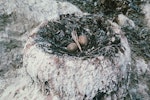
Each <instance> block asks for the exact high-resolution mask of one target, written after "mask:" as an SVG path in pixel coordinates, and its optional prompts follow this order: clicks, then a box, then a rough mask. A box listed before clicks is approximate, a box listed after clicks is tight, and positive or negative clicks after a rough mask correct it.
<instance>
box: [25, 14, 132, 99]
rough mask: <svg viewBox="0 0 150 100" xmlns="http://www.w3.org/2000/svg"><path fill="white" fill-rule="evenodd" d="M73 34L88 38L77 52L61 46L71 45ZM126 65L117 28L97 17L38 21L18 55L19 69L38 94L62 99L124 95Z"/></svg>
mask: <svg viewBox="0 0 150 100" xmlns="http://www.w3.org/2000/svg"><path fill="white" fill-rule="evenodd" d="M73 31H76V32H77V35H78V36H79V35H81V34H84V35H86V36H87V37H88V44H87V45H86V46H81V48H82V52H81V51H80V50H79V49H77V50H76V51H75V52H70V51H68V50H67V48H66V47H67V45H68V44H69V43H71V42H74V40H73V38H72V35H71V33H72V32H73ZM129 63H130V48H129V45H128V41H127V39H126V37H125V36H124V34H123V32H122V31H121V28H120V27H119V26H118V25H117V24H116V23H114V22H112V21H110V20H107V19H106V18H105V17H103V16H100V15H86V16H82V17H78V16H75V15H62V16H60V19H59V20H57V21H53V22H52V21H51V22H46V23H43V24H41V25H40V26H38V27H37V28H36V29H35V30H34V31H32V32H31V35H30V37H29V39H28V41H27V43H26V45H25V52H24V67H25V68H26V71H27V73H28V74H29V75H30V77H31V78H32V79H33V80H34V82H35V83H39V85H40V86H41V87H40V89H41V90H42V92H44V94H45V95H46V96H48V97H49V96H50V97H52V98H57V99H63V100H68V99H75V100H83V99H85V100H91V99H93V98H94V96H96V94H97V93H98V94H100V95H104V94H110V95H114V92H117V91H120V90H121V89H122V90H121V91H124V92H125V91H126V90H125V89H123V87H124V85H126V84H127V80H128V78H127V77H128V71H129V69H128V67H129V66H128V65H129ZM120 84H121V85H120ZM121 87H122V88H121ZM119 88H121V89H119ZM118 89H119V90H118ZM102 97H103V96H102ZM118 98H122V97H118Z"/></svg>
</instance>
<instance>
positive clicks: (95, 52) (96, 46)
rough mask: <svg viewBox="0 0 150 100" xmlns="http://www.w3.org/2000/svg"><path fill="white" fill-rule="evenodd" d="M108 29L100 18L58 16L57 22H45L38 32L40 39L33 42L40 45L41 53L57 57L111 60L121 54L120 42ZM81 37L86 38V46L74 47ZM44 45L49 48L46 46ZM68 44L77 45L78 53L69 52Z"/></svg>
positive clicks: (103, 19) (76, 51)
mask: <svg viewBox="0 0 150 100" xmlns="http://www.w3.org/2000/svg"><path fill="white" fill-rule="evenodd" d="M109 26H110V25H109V23H108V21H107V20H106V18H104V17H102V16H100V15H94V16H93V15H88V16H83V17H77V16H75V15H73V14H72V15H69V14H68V15H61V16H60V20H57V21H54V22H48V24H47V25H45V26H44V27H42V28H41V29H40V31H38V36H40V38H37V39H36V40H35V41H36V42H39V41H40V42H41V43H39V45H40V47H42V48H43V50H44V51H46V52H48V53H52V54H56V55H61V56H62V55H64V54H65V55H66V54H67V55H68V56H76V57H84V58H89V57H95V56H104V57H108V58H112V57H115V56H116V54H117V53H118V51H120V50H121V43H120V38H119V37H118V36H116V35H115V34H113V32H112V30H111V28H110V27H109ZM81 35H84V36H86V38H87V40H88V41H87V43H86V45H80V43H79V44H78V43H77V42H78V37H79V36H81ZM75 38H76V39H77V40H76V39H75ZM42 42H44V43H42ZM45 43H48V44H51V45H50V46H49V45H45ZM70 43H76V44H78V45H77V46H78V48H77V50H73V51H70V50H68V48H67V46H68V45H69V44H70Z"/></svg>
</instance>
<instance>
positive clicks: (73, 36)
mask: <svg viewBox="0 0 150 100" xmlns="http://www.w3.org/2000/svg"><path fill="white" fill-rule="evenodd" d="M71 36H72V39H73V40H74V41H75V43H76V44H77V46H78V48H79V50H80V52H82V49H81V46H80V44H79V41H78V35H77V32H76V31H75V30H74V29H73V31H72V32H71Z"/></svg>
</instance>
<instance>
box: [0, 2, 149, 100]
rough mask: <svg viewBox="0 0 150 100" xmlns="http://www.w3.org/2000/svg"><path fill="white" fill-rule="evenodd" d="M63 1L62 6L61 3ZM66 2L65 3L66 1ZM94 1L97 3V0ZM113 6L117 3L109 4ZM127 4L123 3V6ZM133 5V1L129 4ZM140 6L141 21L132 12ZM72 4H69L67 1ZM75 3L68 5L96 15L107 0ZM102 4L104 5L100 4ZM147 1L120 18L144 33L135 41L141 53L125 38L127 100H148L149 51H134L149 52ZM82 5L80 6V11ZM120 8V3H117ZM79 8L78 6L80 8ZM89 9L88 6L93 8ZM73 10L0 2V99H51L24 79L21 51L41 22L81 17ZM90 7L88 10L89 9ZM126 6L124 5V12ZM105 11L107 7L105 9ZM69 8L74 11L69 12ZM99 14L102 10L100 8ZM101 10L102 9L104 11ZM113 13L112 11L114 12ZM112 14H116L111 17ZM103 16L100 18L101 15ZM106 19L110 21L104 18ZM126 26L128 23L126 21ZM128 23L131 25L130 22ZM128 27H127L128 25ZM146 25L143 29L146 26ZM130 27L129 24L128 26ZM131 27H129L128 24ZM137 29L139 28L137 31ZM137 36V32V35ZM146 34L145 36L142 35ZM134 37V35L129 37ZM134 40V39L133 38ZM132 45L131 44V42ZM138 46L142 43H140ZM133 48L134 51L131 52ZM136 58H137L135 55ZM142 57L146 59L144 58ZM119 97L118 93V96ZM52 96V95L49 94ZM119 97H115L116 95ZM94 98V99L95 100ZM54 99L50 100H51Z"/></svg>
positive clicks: (28, 78)
mask: <svg viewBox="0 0 150 100" xmlns="http://www.w3.org/2000/svg"><path fill="white" fill-rule="evenodd" d="M64 1H65V2H64ZM68 1H69V0H68ZM97 1H98V0H97ZM111 1H112V2H115V3H116V1H117V0H111ZM126 1H128V0H125V1H124V2H126ZM133 1H134V0H133ZM141 1H142V2H143V3H142V4H141V5H140V7H141V10H142V11H143V12H144V13H143V15H142V16H143V17H136V16H141V15H138V14H137V15H136V13H135V11H139V10H138V9H135V8H136V7H137V6H134V5H135V4H140V3H139V2H141ZM70 2H72V0H70ZM78 2H80V1H77V2H76V3H74V2H72V3H73V4H75V5H76V6H78V7H79V8H80V9H81V10H82V11H84V12H88V13H96V12H97V7H96V6H97V5H98V4H100V5H103V7H104V8H105V6H106V5H107V3H105V2H107V0H101V1H100V2H99V3H97V2H95V3H84V2H81V3H78ZM87 2H92V0H87ZM104 3H105V4H104ZM148 3H149V1H148V0H147V1H146V0H139V1H137V2H134V4H133V5H132V7H131V3H129V4H130V6H129V7H131V9H128V11H126V10H123V11H124V15H126V16H127V19H128V17H129V18H130V19H131V21H133V22H134V23H136V24H135V28H137V26H138V28H139V27H140V25H139V24H138V23H137V21H136V20H139V19H140V20H141V21H143V22H144V23H142V26H143V27H142V28H144V30H143V31H142V32H141V33H142V34H143V35H139V36H138V38H139V40H145V41H147V43H146V44H143V45H145V48H144V47H141V48H144V49H137V48H140V47H138V45H135V46H133V45H132V42H133V41H131V40H132V38H128V37H127V38H128V41H129V42H130V47H131V52H132V55H131V58H132V62H131V71H130V72H129V73H130V82H129V84H128V86H129V89H128V92H127V94H126V95H125V96H126V97H125V98H126V99H127V100H130V99H131V100H137V99H138V100H149V99H150V94H149V93H150V84H149V82H150V75H149V73H150V61H149V51H144V52H143V53H141V52H135V51H142V50H149V44H148V41H150V40H149V38H150V37H149V31H148V30H149V28H148V27H147V26H149V20H150V18H149V14H150V12H149V4H148ZM82 4H84V6H83V9H82ZM86 4H93V5H95V6H94V7H95V9H92V10H93V11H90V10H91V9H90V8H88V7H87V6H86ZM121 4H122V3H121ZM80 5H81V6H80ZM93 5H91V6H93ZM76 6H74V5H72V4H70V3H68V2H66V0H61V2H60V1H59V2H58V1H57V2H56V1H55V0H26V1H23V0H20V1H17V0H1V1H0V99H2V100H7V99H8V96H9V97H10V98H11V99H13V98H14V99H17V100H23V99H29V100H32V99H40V100H42V99H43V100H44V99H47V100H51V99H52V96H47V97H46V96H45V95H44V94H42V92H41V91H42V90H40V89H42V88H41V87H40V86H42V85H41V84H40V82H39V83H36V84H33V80H34V78H32V76H30V75H27V74H28V73H26V69H25V68H24V67H22V66H23V65H22V64H23V60H22V59H23V58H22V57H23V55H22V54H23V51H22V50H23V47H24V44H25V42H26V40H27V38H28V35H29V33H30V31H31V30H32V29H33V28H34V27H37V25H38V24H39V23H41V22H43V21H45V20H56V19H59V15H60V14H65V13H76V14H77V15H80V16H81V15H82V12H81V10H79V8H77V7H76ZM91 6H90V7H91ZM127 6H128V5H125V8H126V7H127ZM107 7H108V8H109V7H110V6H107ZM119 7H120V6H116V8H115V9H116V10H117V12H122V11H121V10H119ZM72 8H74V9H73V10H72ZM100 9H101V10H102V11H103V8H100ZM104 10H105V9H104ZM130 11H131V12H130ZM108 12H110V11H106V12H105V13H104V14H106V15H107V14H108ZM114 12H115V11H114ZM130 13H134V14H135V16H130V15H131V14H130ZM114 14H116V13H114ZM102 15H103V14H102ZM107 16H108V17H109V18H113V17H111V16H109V15H107ZM143 19H144V20H143ZM127 22H128V21H127ZM131 23H132V22H131ZM128 24H129V23H128ZM146 24H147V26H146ZM129 25H130V24H129ZM132 25H133V24H132ZM139 29H140V28H139ZM130 32H132V31H128V32H127V34H128V33H130ZM138 32H139V31H135V32H133V33H132V34H134V33H138ZM139 33H140V32H139ZM144 33H146V34H144ZM131 36H133V37H134V36H135V35H131ZM134 38H135V37H134ZM133 43H134V42H133ZM140 43H142V41H141V42H140ZM135 48H136V49H135ZM138 54H139V55H138ZM145 54H146V55H145ZM120 93H121V92H120ZM53 95H54V94H53ZM118 95H119V94H118ZM101 96H102V94H99V95H97V97H96V98H98V97H101ZM111 97H113V98H116V96H115V95H105V96H104V97H103V98H104V99H106V98H107V99H108V98H111ZM10 98H9V99H10ZM96 98H95V99H96ZM55 99H57V97H55V98H54V100H55Z"/></svg>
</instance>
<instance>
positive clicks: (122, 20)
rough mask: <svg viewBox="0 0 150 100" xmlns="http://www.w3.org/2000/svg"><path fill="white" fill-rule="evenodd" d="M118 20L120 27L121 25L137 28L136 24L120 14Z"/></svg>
mask: <svg viewBox="0 0 150 100" xmlns="http://www.w3.org/2000/svg"><path fill="white" fill-rule="evenodd" d="M116 20H117V23H118V25H120V26H121V27H127V26H128V27H131V28H135V24H134V22H133V21H132V20H131V19H129V18H128V17H127V16H125V15H123V14H119V15H118V16H117V18H116Z"/></svg>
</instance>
